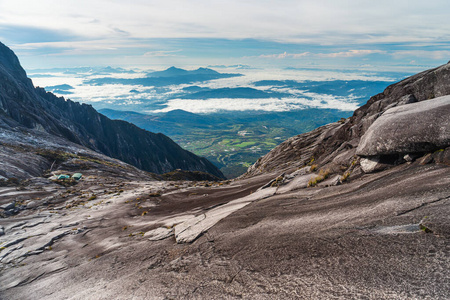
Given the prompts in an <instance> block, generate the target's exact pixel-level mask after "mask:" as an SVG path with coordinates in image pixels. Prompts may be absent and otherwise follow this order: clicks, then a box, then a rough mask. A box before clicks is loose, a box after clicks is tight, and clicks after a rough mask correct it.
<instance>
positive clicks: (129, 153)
mask: <svg viewBox="0 0 450 300" xmlns="http://www.w3.org/2000/svg"><path fill="white" fill-rule="evenodd" d="M0 126H1V128H2V130H8V129H11V128H18V127H22V128H24V129H31V130H34V131H40V132H46V133H49V134H51V135H54V136H57V137H61V138H63V139H65V140H67V141H70V142H72V143H76V144H79V145H82V146H84V147H87V148H90V149H92V150H94V151H97V152H100V153H103V154H105V155H107V156H110V157H113V158H117V159H120V160H122V161H124V162H127V163H129V164H132V165H134V166H136V167H138V168H140V169H142V170H145V171H149V172H154V173H165V172H169V171H172V170H175V169H183V170H189V171H203V172H208V173H210V174H213V175H215V176H217V177H220V178H223V174H222V173H221V172H220V170H218V169H217V168H216V167H215V166H214V165H213V164H212V163H210V162H209V161H208V160H206V159H205V158H200V157H198V156H196V155H194V154H193V153H190V152H188V151H186V150H183V149H182V148H181V147H179V146H178V145H177V144H176V143H175V142H173V141H172V140H171V139H170V138H168V137H167V136H165V135H163V134H154V133H151V132H148V131H146V130H143V129H140V128H138V127H136V126H134V125H132V124H130V123H128V122H124V121H116V120H110V119H109V118H107V117H105V116H103V115H102V114H99V113H98V112H97V111H96V110H95V109H94V108H93V107H92V106H90V105H86V104H79V103H76V102H73V101H70V100H66V99H64V98H62V97H56V96H55V95H53V94H52V93H47V92H46V91H45V90H44V89H42V88H34V87H33V84H32V82H31V80H30V79H28V78H27V77H26V73H25V71H24V70H23V69H22V67H21V66H20V63H19V61H18V59H17V57H16V56H15V54H14V53H13V52H12V51H11V50H10V49H9V48H7V47H6V46H5V45H3V44H1V43H0Z"/></svg>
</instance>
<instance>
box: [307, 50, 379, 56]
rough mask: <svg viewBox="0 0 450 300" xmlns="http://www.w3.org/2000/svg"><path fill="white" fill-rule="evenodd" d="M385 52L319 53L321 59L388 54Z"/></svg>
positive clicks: (350, 51)
mask: <svg viewBox="0 0 450 300" xmlns="http://www.w3.org/2000/svg"><path fill="white" fill-rule="evenodd" d="M386 53H387V52H386V51H383V50H349V51H344V52H335V53H318V54H316V55H317V56H319V57H355V56H365V55H370V54H386Z"/></svg>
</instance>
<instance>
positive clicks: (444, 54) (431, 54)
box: [392, 50, 450, 63]
mask: <svg viewBox="0 0 450 300" xmlns="http://www.w3.org/2000/svg"><path fill="white" fill-rule="evenodd" d="M392 56H393V57H394V58H404V57H420V58H423V57H427V58H431V59H449V60H450V50H438V51H432V50H431V51H426V50H407V51H395V52H393V53H392ZM413 62H414V63H415V61H413Z"/></svg>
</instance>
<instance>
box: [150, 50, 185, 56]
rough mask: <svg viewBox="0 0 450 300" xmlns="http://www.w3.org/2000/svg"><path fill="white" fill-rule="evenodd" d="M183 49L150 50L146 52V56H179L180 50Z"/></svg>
mask: <svg viewBox="0 0 450 300" xmlns="http://www.w3.org/2000/svg"><path fill="white" fill-rule="evenodd" d="M181 51H182V50H173V51H149V52H146V53H144V56H145V57H167V56H179V55H178V54H175V53H178V52H181Z"/></svg>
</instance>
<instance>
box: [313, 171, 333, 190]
mask: <svg viewBox="0 0 450 300" xmlns="http://www.w3.org/2000/svg"><path fill="white" fill-rule="evenodd" d="M329 175H330V170H329V169H326V170H324V169H321V170H320V171H319V175H318V176H316V177H314V178H311V179H310V180H309V181H308V187H313V186H316V185H317V184H318V183H320V182H322V181H324V180H325V179H327V178H328V176H329Z"/></svg>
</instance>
